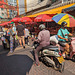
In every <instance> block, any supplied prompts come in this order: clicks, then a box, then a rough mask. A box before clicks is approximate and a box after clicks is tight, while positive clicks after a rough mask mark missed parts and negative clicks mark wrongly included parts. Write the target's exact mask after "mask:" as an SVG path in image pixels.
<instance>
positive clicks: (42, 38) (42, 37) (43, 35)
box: [34, 24, 50, 66]
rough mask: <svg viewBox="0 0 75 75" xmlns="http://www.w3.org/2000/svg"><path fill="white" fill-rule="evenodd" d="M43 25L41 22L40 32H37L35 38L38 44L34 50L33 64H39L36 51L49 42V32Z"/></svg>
mask: <svg viewBox="0 0 75 75" xmlns="http://www.w3.org/2000/svg"><path fill="white" fill-rule="evenodd" d="M45 28H46V27H45V25H44V24H41V25H40V26H39V29H40V32H39V34H38V39H37V40H35V41H37V42H38V43H39V46H38V47H37V48H36V50H35V51H34V56H35V65H36V66H39V59H38V52H39V51H40V50H41V49H42V48H43V47H45V46H48V45H49V44H50V32H49V31H48V30H46V29H45Z"/></svg>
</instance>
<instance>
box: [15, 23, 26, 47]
mask: <svg viewBox="0 0 75 75" xmlns="http://www.w3.org/2000/svg"><path fill="white" fill-rule="evenodd" d="M16 31H17V35H18V40H19V43H20V46H22V42H23V48H25V40H24V35H25V30H24V26H23V25H22V23H21V22H19V24H18V25H17V27H16Z"/></svg>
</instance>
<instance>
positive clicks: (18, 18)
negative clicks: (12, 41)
mask: <svg viewBox="0 0 75 75" xmlns="http://www.w3.org/2000/svg"><path fill="white" fill-rule="evenodd" d="M20 19H21V18H20V17H15V18H13V19H12V20H11V22H19V20H20Z"/></svg>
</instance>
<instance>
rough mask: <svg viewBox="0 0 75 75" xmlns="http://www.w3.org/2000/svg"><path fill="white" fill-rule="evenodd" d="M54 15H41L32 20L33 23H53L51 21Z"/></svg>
mask: <svg viewBox="0 0 75 75" xmlns="http://www.w3.org/2000/svg"><path fill="white" fill-rule="evenodd" d="M54 15H55V14H41V15H38V16H37V17H36V18H35V19H34V22H51V21H53V20H52V17H53V16H54Z"/></svg>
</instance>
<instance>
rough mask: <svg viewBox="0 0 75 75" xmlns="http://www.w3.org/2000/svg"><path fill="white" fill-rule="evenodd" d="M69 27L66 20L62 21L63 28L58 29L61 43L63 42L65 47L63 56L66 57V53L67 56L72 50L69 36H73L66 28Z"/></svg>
mask: <svg viewBox="0 0 75 75" xmlns="http://www.w3.org/2000/svg"><path fill="white" fill-rule="evenodd" d="M66 27H67V23H66V22H62V23H61V28H60V29H59V30H58V33H57V35H58V38H59V44H61V45H62V46H63V48H64V52H63V57H64V58H65V54H66V56H67V55H68V54H69V52H70V50H69V44H68V43H67V41H68V36H72V34H71V33H70V32H69V31H68V30H67V29H66Z"/></svg>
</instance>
